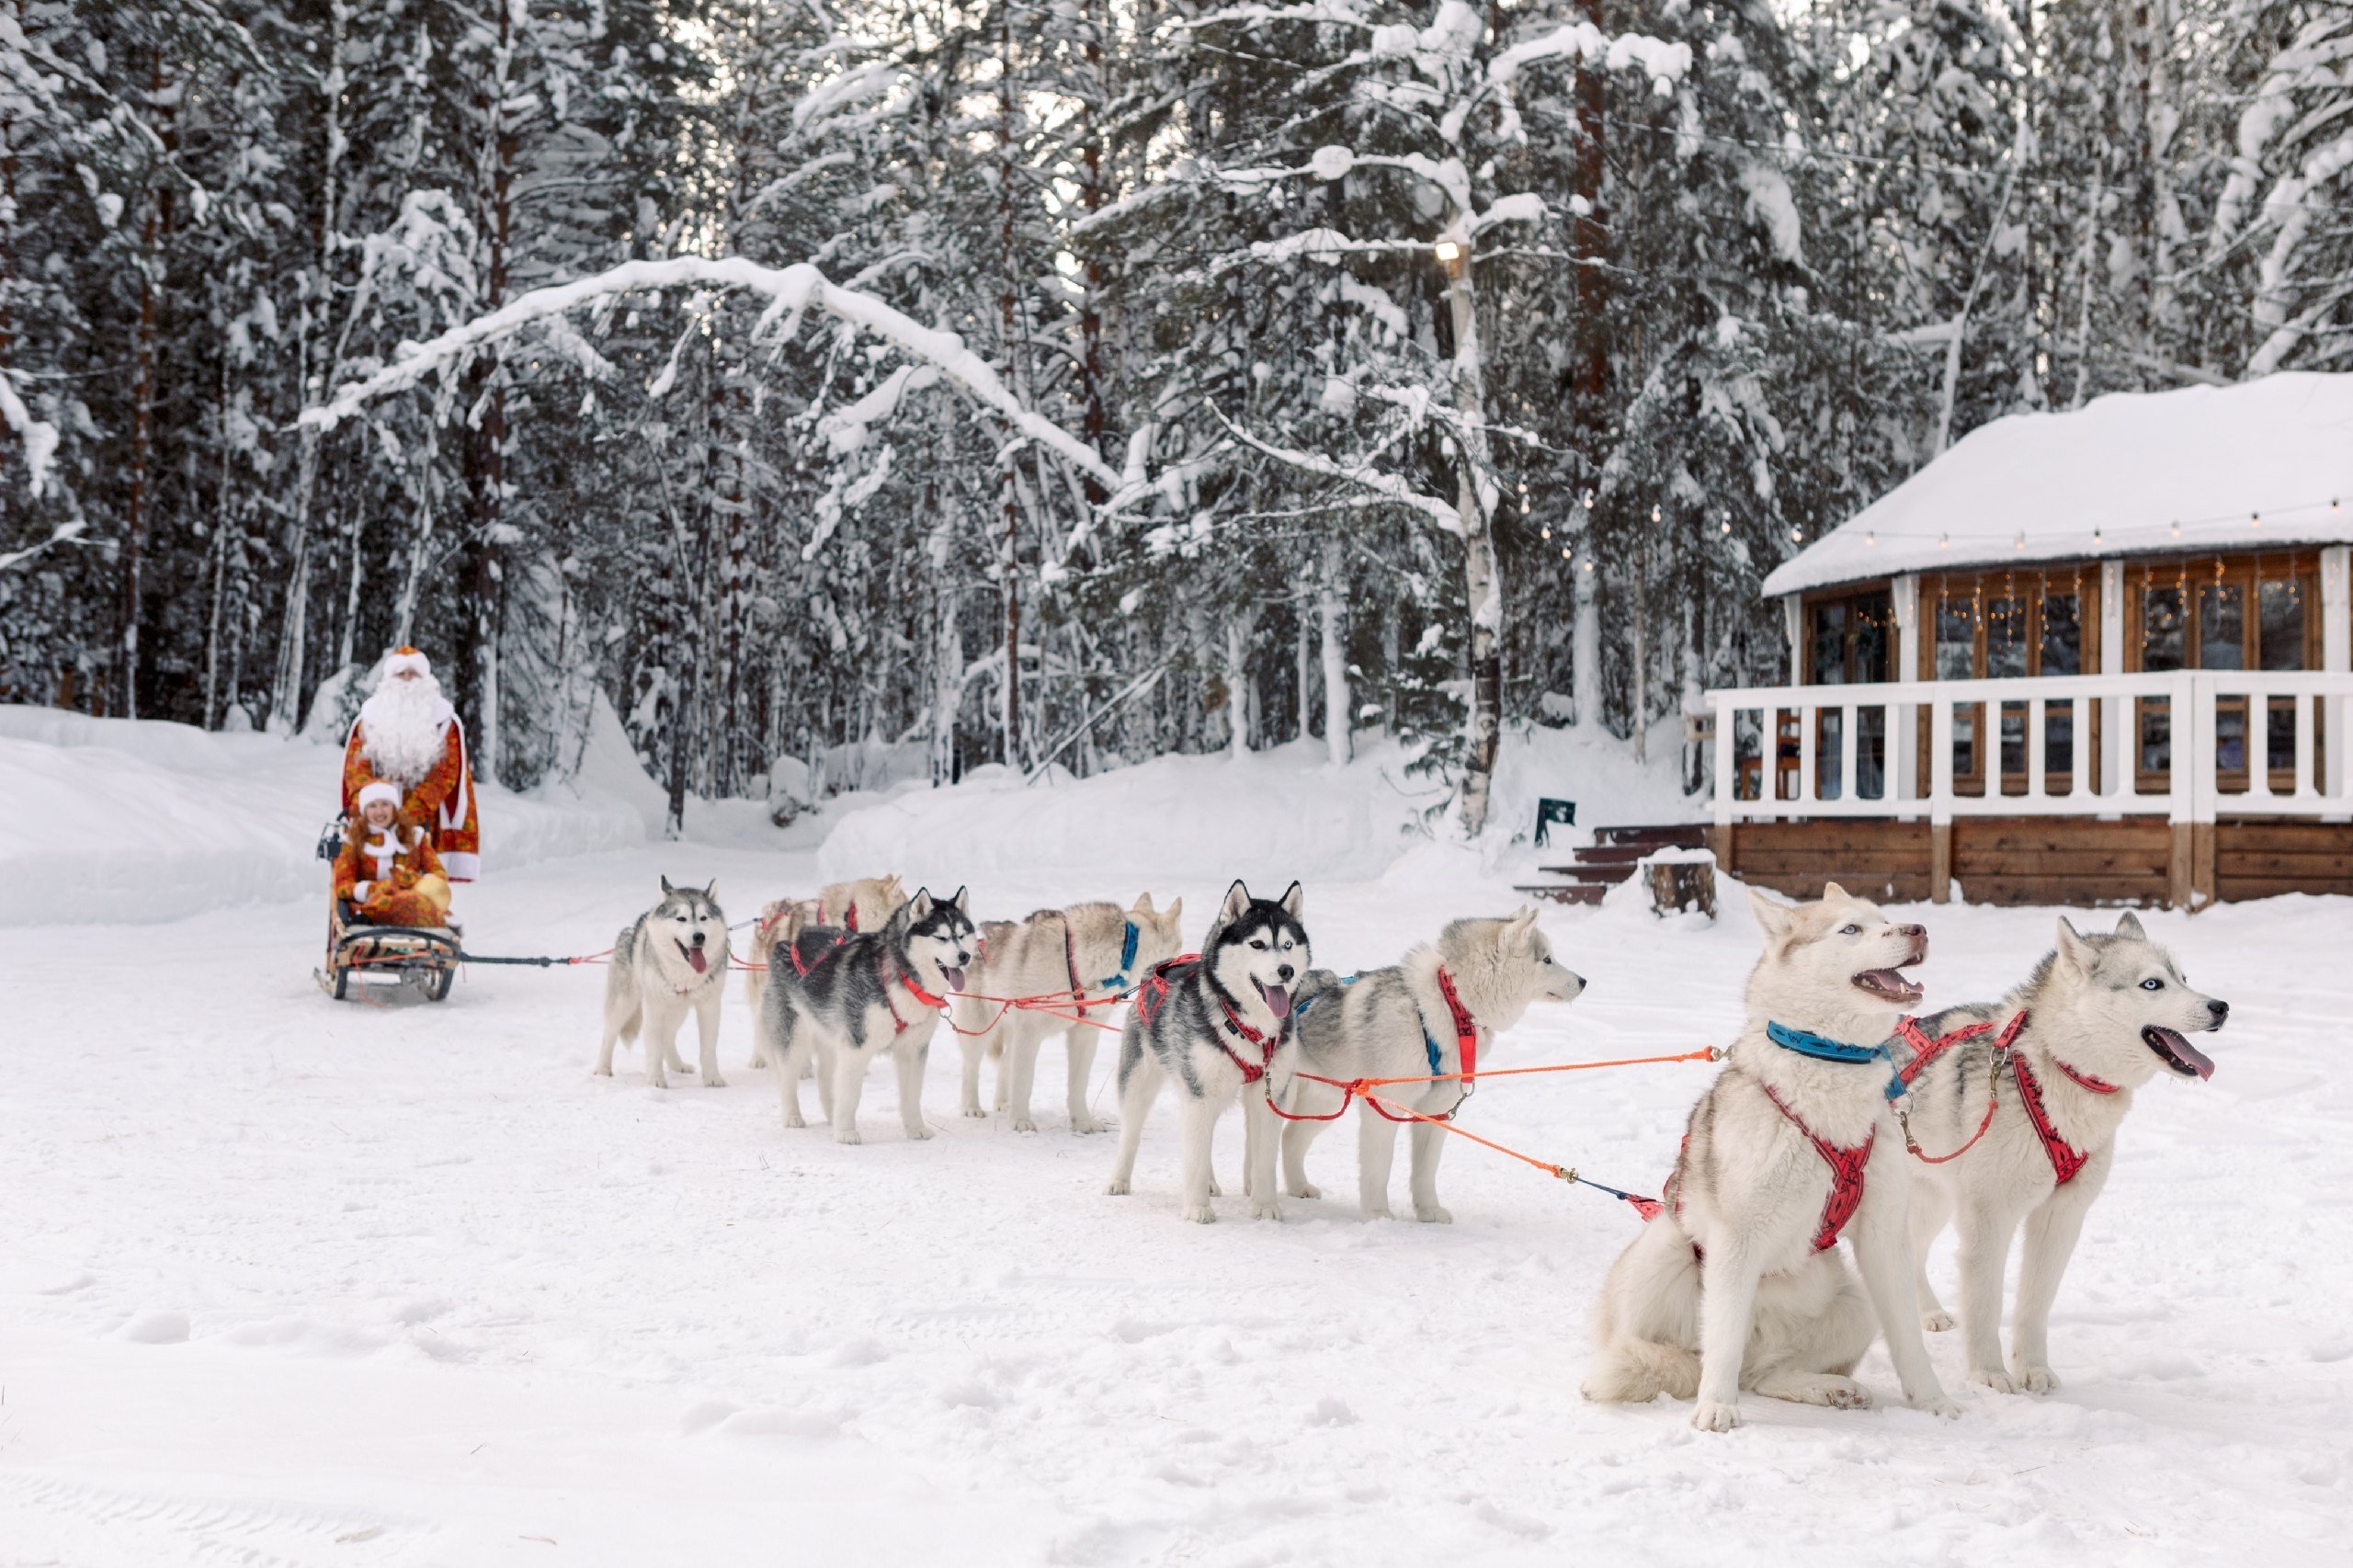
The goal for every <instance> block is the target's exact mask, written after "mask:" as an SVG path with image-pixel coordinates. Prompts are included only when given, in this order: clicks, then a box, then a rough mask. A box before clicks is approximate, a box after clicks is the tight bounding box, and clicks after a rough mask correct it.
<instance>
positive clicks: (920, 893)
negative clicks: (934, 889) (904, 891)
mask: <svg viewBox="0 0 2353 1568" xmlns="http://www.w3.org/2000/svg"><path fill="white" fill-rule="evenodd" d="M930 913H931V890H930V889H929V888H917V889H915V897H913V898H911V899H909V900H907V918H908V919H909V920H921V919H922V918H923V917H924V916H925V915H929V914H930Z"/></svg>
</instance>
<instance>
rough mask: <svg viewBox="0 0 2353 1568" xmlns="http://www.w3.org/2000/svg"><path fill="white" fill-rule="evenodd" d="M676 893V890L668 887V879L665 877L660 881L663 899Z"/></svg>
mask: <svg viewBox="0 0 2353 1568" xmlns="http://www.w3.org/2000/svg"><path fill="white" fill-rule="evenodd" d="M677 891H678V890H677V889H676V888H674V887H672V886H671V885H670V879H669V878H667V877H665V878H663V879H662V896H663V897H664V898H668V897H669V896H670V895H671V894H672V893H674V892H677Z"/></svg>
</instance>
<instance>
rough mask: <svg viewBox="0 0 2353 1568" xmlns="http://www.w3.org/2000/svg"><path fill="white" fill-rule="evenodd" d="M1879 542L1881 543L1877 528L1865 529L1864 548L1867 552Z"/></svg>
mask: <svg viewBox="0 0 2353 1568" xmlns="http://www.w3.org/2000/svg"><path fill="white" fill-rule="evenodd" d="M1878 542H1879V530H1878V529H1877V528H1865V529H1864V530H1863V547H1864V548H1865V549H1866V550H1868V549H1870V547H1871V546H1872V545H1875V544H1877V543H1878Z"/></svg>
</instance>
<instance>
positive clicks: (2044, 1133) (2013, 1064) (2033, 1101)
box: [2010, 1056, 2116, 1187]
mask: <svg viewBox="0 0 2353 1568" xmlns="http://www.w3.org/2000/svg"><path fill="white" fill-rule="evenodd" d="M2051 1062H2052V1066H2054V1067H2056V1068H2058V1069H2059V1071H2060V1072H2062V1073H2064V1074H2066V1075H2067V1078H2068V1081H2069V1082H2070V1083H2073V1084H2075V1085H2076V1086H2077V1087H2079V1088H2082V1089H2085V1090H2087V1091H2089V1092H2090V1093H2092V1094H2095V1095H2112V1094H2114V1093H2116V1085H2114V1084H2111V1083H2109V1082H2108V1081H2107V1080H2106V1079H2103V1078H2095V1077H2093V1076H2092V1075H2091V1074H2088V1073H2078V1072H2076V1071H2075V1069H2074V1068H2073V1067H2070V1066H2068V1065H2067V1064H2066V1063H2065V1062H2062V1061H2060V1060H2059V1059H2058V1058H2057V1057H2055V1056H2054V1057H2052V1059H2051ZM2010 1072H2011V1074H2013V1075H2014V1076H2015V1077H2016V1078H2017V1079H2018V1103H2019V1104H2020V1105H2023V1106H2024V1107H2026V1119H2027V1122H2028V1124H2029V1125H2030V1126H2031V1127H2033V1129H2034V1135H2035V1137H2037V1138H2038V1139H2040V1140H2041V1142H2042V1152H2043V1153H2045V1154H2046V1155H2048V1156H2050V1159H2051V1174H2052V1176H2055V1177H2056V1178H2058V1180H2057V1185H2059V1186H2061V1187H2064V1186H2066V1185H2067V1184H2068V1183H2069V1182H2071V1181H2073V1180H2075V1174H2076V1173H2077V1172H2078V1171H2081V1170H2082V1169H2083V1168H2084V1166H2085V1165H2088V1164H2090V1163H2091V1156H2090V1155H2089V1154H2086V1153H2084V1152H2083V1151H2082V1150H2080V1149H2078V1148H2076V1147H2075V1145H2074V1144H2072V1143H2070V1142H2067V1140H2066V1139H2064V1138H2063V1137H2061V1136H2060V1135H2059V1129H2058V1128H2057V1127H2055V1126H2053V1125H2052V1120H2051V1112H2050V1111H2048V1110H2046V1109H2045V1108H2043V1104H2042V1085H2041V1084H2040V1082H2038V1081H2037V1080H2036V1078H2035V1075H2034V1074H2032V1073H2031V1072H2029V1071H2028V1069H2027V1064H2026V1058H2025V1057H2024V1056H2013V1057H2011V1058H2010Z"/></svg>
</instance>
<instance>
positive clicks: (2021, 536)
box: [2017, 528, 2026, 555]
mask: <svg viewBox="0 0 2353 1568" xmlns="http://www.w3.org/2000/svg"><path fill="white" fill-rule="evenodd" d="M2017 543H2018V553H2019V554H2021V555H2023V554H2025V553H2026V530H2025V529H2024V528H2020V529H2019V530H2018V540H2017Z"/></svg>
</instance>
